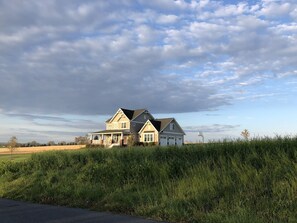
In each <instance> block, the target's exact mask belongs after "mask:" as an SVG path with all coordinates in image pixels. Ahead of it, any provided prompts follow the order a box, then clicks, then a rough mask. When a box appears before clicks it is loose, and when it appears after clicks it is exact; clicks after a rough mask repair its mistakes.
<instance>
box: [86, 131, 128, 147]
mask: <svg viewBox="0 0 297 223" xmlns="http://www.w3.org/2000/svg"><path fill="white" fill-rule="evenodd" d="M129 135H130V133H129V132H127V131H125V130H104V131H99V132H93V133H92V134H91V143H92V144H94V145H103V146H105V147H109V146H125V145H127V143H128V137H129Z"/></svg>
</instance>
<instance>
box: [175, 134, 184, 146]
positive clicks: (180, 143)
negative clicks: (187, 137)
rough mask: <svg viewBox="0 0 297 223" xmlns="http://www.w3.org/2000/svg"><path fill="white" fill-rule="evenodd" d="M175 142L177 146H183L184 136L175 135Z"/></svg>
mask: <svg viewBox="0 0 297 223" xmlns="http://www.w3.org/2000/svg"><path fill="white" fill-rule="evenodd" d="M175 142H176V145H177V146H181V145H182V144H183V139H182V136H177V137H175Z"/></svg>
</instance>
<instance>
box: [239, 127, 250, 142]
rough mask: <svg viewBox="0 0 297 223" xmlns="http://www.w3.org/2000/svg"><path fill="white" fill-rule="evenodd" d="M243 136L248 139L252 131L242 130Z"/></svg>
mask: <svg viewBox="0 0 297 223" xmlns="http://www.w3.org/2000/svg"><path fill="white" fill-rule="evenodd" d="M241 136H242V137H243V138H244V139H245V140H248V139H249V137H250V132H249V130H247V129H245V130H243V131H242V132H241Z"/></svg>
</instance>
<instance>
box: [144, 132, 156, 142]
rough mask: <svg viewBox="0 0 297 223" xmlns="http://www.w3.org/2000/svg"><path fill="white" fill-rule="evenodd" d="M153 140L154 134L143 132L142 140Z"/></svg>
mask: <svg viewBox="0 0 297 223" xmlns="http://www.w3.org/2000/svg"><path fill="white" fill-rule="evenodd" d="M153 141H154V134H153V133H146V134H144V142H153Z"/></svg>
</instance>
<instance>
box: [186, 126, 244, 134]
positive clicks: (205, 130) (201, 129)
mask: <svg viewBox="0 0 297 223" xmlns="http://www.w3.org/2000/svg"><path fill="white" fill-rule="evenodd" d="M238 127H240V125H222V124H213V125H199V126H185V127H184V128H183V129H184V131H185V132H186V133H187V132H189V133H191V132H197V133H198V132H203V133H222V132H228V131H232V130H234V129H237V128H238Z"/></svg>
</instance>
